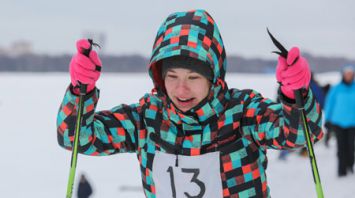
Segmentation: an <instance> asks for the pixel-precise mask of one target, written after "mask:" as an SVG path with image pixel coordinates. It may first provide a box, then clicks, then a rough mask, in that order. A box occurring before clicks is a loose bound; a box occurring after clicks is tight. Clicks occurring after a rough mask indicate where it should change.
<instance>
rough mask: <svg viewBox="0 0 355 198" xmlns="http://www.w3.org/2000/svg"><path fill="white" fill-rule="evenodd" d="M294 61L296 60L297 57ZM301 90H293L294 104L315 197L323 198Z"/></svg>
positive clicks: (274, 41)
mask: <svg viewBox="0 0 355 198" xmlns="http://www.w3.org/2000/svg"><path fill="white" fill-rule="evenodd" d="M267 32H268V34H269V36H270V38H271V40H272V42H273V43H274V45H275V46H276V47H277V48H278V49H279V50H280V52H277V51H274V53H276V54H279V55H280V56H282V57H284V58H285V59H287V55H288V51H287V50H286V48H285V47H284V46H282V45H281V43H280V42H279V41H278V40H276V39H275V37H274V36H273V35H272V34H271V33H270V31H269V29H267ZM295 61H297V59H296V60H295ZM303 91H304V89H302V88H301V89H298V90H295V91H294V94H295V99H296V105H297V108H298V110H299V112H300V114H301V116H300V117H301V120H302V128H303V132H304V135H305V137H306V142H307V150H308V156H309V159H310V162H311V167H312V174H313V180H314V183H315V186H316V192H317V197H318V198H324V195H323V189H322V184H321V181H320V176H319V171H318V166H317V160H316V155H315V153H314V150H313V143H312V141H311V136H310V132H309V126H308V122H307V117H306V111H305V109H304V105H305V104H304V100H303V96H302V93H303Z"/></svg>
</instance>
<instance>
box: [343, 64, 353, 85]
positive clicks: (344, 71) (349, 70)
mask: <svg viewBox="0 0 355 198" xmlns="http://www.w3.org/2000/svg"><path fill="white" fill-rule="evenodd" d="M348 72H349V73H350V72H351V73H352V80H350V81H349V80H345V73H348ZM354 72H355V69H354V67H353V66H352V65H347V66H345V67H343V68H342V70H341V78H342V79H341V80H342V82H343V83H345V84H346V85H351V84H352V83H354V77H355V75H354V74H355V73H354Z"/></svg>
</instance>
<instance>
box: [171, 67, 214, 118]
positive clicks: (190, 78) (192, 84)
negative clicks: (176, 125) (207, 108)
mask: <svg viewBox="0 0 355 198" xmlns="http://www.w3.org/2000/svg"><path fill="white" fill-rule="evenodd" d="M164 82H165V88H166V92H167V94H168V96H169V98H170V99H171V100H172V102H173V103H174V104H175V106H176V107H177V108H179V109H180V110H181V111H182V112H186V111H188V110H190V109H191V108H193V107H195V106H196V105H197V104H198V103H200V102H201V101H202V100H203V99H204V98H205V97H206V96H207V95H208V92H209V90H210V87H211V83H210V81H209V80H207V78H205V77H204V76H202V75H201V74H199V73H196V72H193V71H191V70H189V69H183V68H173V69H169V70H168V72H167V73H166V75H165V79H164Z"/></svg>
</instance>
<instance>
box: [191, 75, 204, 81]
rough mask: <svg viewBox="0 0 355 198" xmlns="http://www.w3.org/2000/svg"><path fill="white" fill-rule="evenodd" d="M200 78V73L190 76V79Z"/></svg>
mask: <svg viewBox="0 0 355 198" xmlns="http://www.w3.org/2000/svg"><path fill="white" fill-rule="evenodd" d="M200 78H201V76H198V75H192V76H189V79H190V80H197V79H200Z"/></svg>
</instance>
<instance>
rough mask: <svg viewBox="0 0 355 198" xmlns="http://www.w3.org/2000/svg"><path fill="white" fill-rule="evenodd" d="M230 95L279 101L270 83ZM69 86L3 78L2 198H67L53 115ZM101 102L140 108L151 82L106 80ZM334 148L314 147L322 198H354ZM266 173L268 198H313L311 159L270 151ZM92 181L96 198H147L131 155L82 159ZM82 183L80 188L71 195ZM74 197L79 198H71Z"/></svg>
mask: <svg viewBox="0 0 355 198" xmlns="http://www.w3.org/2000/svg"><path fill="white" fill-rule="evenodd" d="M338 78H339V77H338V75H337V74H334V73H328V74H321V75H319V76H318V79H319V80H320V81H321V82H322V83H334V82H336V81H337V80H338ZM227 82H228V85H229V87H237V88H240V89H243V88H253V89H256V90H258V91H259V92H261V93H262V94H263V95H264V96H266V97H270V98H275V93H276V83H275V80H274V76H273V75H256V74H228V75H227ZM68 83H69V75H68V74H66V73H48V74H45V73H37V74H34V73H26V74H24V73H20V74H18V73H1V74H0V90H1V95H0V120H1V132H0V134H1V143H0V156H1V162H0V192H1V197H12V198H23V197H37V198H41V197H43V198H47V197H51V198H57V197H58V198H59V197H60V198H62V197H64V196H65V193H66V187H67V180H68V176H69V167H70V155H71V153H70V152H68V151H66V150H64V149H62V148H60V147H59V146H58V144H57V136H56V114H57V111H58V107H59V104H60V102H61V100H62V98H63V95H64V91H65V89H66V87H67V85H68ZM98 87H100V88H101V98H100V101H99V104H98V110H104V109H110V108H112V107H114V106H115V105H118V104H120V103H128V104H129V103H132V102H136V101H138V99H139V98H140V97H141V96H143V93H145V92H149V91H150V90H151V87H152V83H151V81H150V79H149V78H148V75H147V74H105V73H103V74H102V77H101V79H100V80H99V82H98ZM335 149H336V145H335V140H334V138H333V139H332V140H331V142H330V147H329V148H326V147H325V146H324V142H320V143H319V144H317V145H315V153H316V156H317V162H318V167H319V171H320V175H321V180H322V185H323V190H324V194H325V197H337V198H345V197H346V198H347V197H353V196H354V194H355V188H354V186H355V175H349V176H347V177H345V178H338V177H337V174H336V167H337V166H336V150H335ZM268 156H269V165H268V169H267V174H268V181H269V186H270V189H271V195H272V197H274V198H282V197H290V198H293V197H295V198H296V197H316V193H315V185H314V182H313V178H312V172H311V169H310V162H309V159H308V158H303V157H300V156H299V155H298V154H297V153H291V154H290V155H289V156H288V159H287V161H280V160H278V159H277V157H278V151H272V150H269V151H268ZM82 172H85V173H87V177H88V179H89V181H90V182H91V183H92V185H93V187H94V195H93V196H92V197H93V198H109V197H124V198H144V195H143V192H142V191H141V180H140V171H139V166H138V160H137V159H136V157H135V155H134V154H120V155H114V156H109V157H89V156H84V155H79V159H78V166H77V175H79V174H80V173H82ZM77 182H78V177H77V178H76V180H75V185H74V188H75V189H74V192H75V190H76V187H77ZM73 197H76V196H73Z"/></svg>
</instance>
